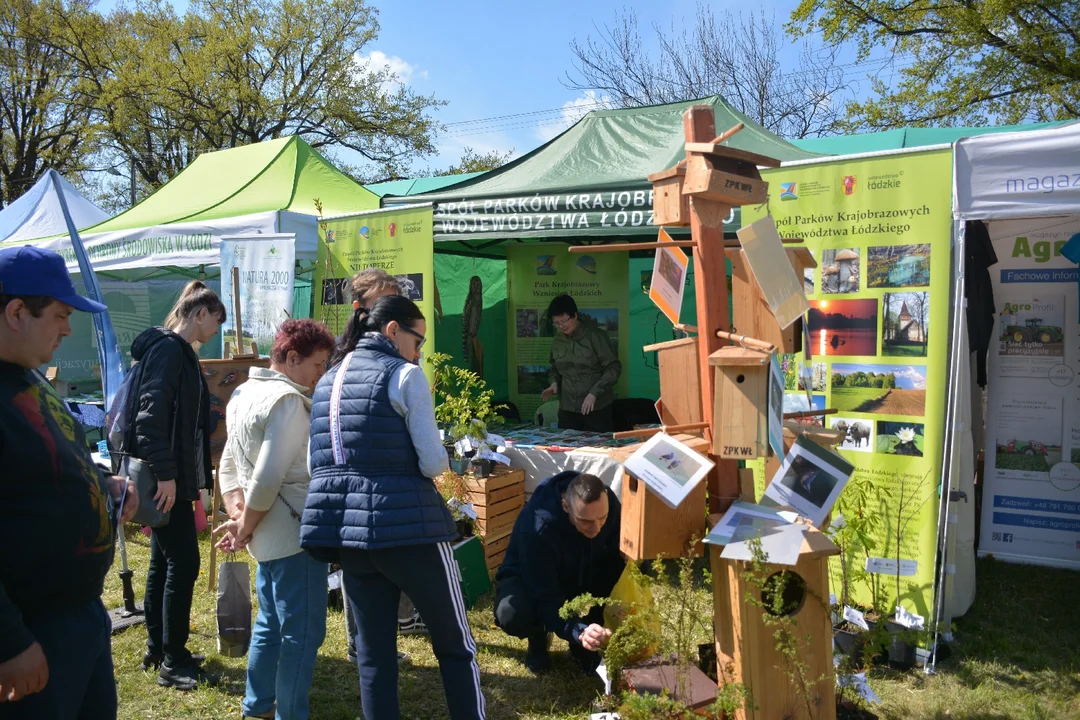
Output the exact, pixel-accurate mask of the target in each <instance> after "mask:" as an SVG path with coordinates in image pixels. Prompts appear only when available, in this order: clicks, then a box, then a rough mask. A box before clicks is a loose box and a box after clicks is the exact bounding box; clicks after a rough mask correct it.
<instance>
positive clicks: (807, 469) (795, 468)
mask: <svg viewBox="0 0 1080 720" xmlns="http://www.w3.org/2000/svg"><path fill="white" fill-rule="evenodd" d="M839 480H840V478H838V477H836V476H835V475H833V474H832V473H830V472H828V471H827V470H824V469H822V468H820V467H818V466H817V465H816V464H814V462H813V461H812V460H811V459H810V458H808V457H805V456H803V455H796V456H795V457H794V458H793V459H792V461H791V464H790V465H789V466H788V470H787V472H786V473H784V476H783V477H781V478H780V484H781V485H782V486H784V487H786V488H787V489H789V490H791V491H792V492H793V493H794V494H796V495H798V496H799V497H801V498H804V499H805V500H806V501H807V502H809V503H810V504H811V505H813V506H814V507H817V508H821V507H824V506H825V504H826V503H828V501H829V495H831V494H832V491H833V487H835V486H836V483H837V482H839ZM774 482H775V481H774Z"/></svg>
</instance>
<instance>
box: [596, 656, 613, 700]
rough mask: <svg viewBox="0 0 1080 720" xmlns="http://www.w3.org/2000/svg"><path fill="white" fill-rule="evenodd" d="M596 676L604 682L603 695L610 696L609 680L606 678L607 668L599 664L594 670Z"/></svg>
mask: <svg viewBox="0 0 1080 720" xmlns="http://www.w3.org/2000/svg"><path fill="white" fill-rule="evenodd" d="M596 674H597V675H599V676H600V679H601V680H603V681H604V694H605V695H610V694H611V678H609V677H608V674H607V667H606V666H605V665H604V663H600V665H599V666H598V667H597V668H596Z"/></svg>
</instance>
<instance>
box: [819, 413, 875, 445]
mask: <svg viewBox="0 0 1080 720" xmlns="http://www.w3.org/2000/svg"><path fill="white" fill-rule="evenodd" d="M829 427H830V428H832V429H833V430H839V431H840V432H842V433H844V440H843V441H842V442H841V443H840V444H839V445H838V446H837V449H839V450H858V451H859V452H873V451H874V421H873V420H859V419H855V418H843V417H836V416H835V415H833V416H829Z"/></svg>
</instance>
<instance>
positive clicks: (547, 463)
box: [497, 425, 637, 498]
mask: <svg viewBox="0 0 1080 720" xmlns="http://www.w3.org/2000/svg"><path fill="white" fill-rule="evenodd" d="M497 432H498V433H499V434H500V435H502V436H503V437H504V438H506V442H507V446H506V452H505V453H503V454H504V455H506V457H508V458H510V465H511V467H516V468H521V469H522V470H524V471H525V497H526V498H528V497H530V496H531V495H532V493H533V490H535V489H536V486H537V485H539V484H540V482H541V481H542V480H544V479H545V478H549V477H551V476H552V475H557V474H558V473H561V472H565V471H567V470H574V471H577V472H580V473H589V474H590V475H595V476H597V477H598V478H600V479H601V480H602V481H603V483H604V484H605V485H607V486H608V487H610V488H611V489H612V491H614V493H615V495H616V496H617V497H620V498H621V497H622V486H621V483H617V482H615V481H616V475H617V474H618V469H619V467H620V463H619V462H617V461H615V460H613V459H611V457H609V453H610V451H611V450H612V449H613V448H617V447H621V446H623V445H629V444H632V443H634V442H637V441H635V440H613V439H612V438H611V433H592V432H582V431H579V430H559V429H557V428H543V427H537V426H535V425H513V426H504V427H502V428H499V429H497Z"/></svg>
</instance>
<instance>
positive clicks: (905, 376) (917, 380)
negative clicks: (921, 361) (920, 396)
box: [896, 365, 926, 390]
mask: <svg viewBox="0 0 1080 720" xmlns="http://www.w3.org/2000/svg"><path fill="white" fill-rule="evenodd" d="M905 380H906V381H907V382H901V381H905ZM896 384H897V385H898V386H900V387H904V386H905V385H906V386H908V387H910V388H914V389H915V390H925V389H926V374H925V370H919V369H918V368H916V367H913V366H911V365H909V366H908V367H906V368H904V369H903V370H900V371H899V372H897V373H896Z"/></svg>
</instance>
